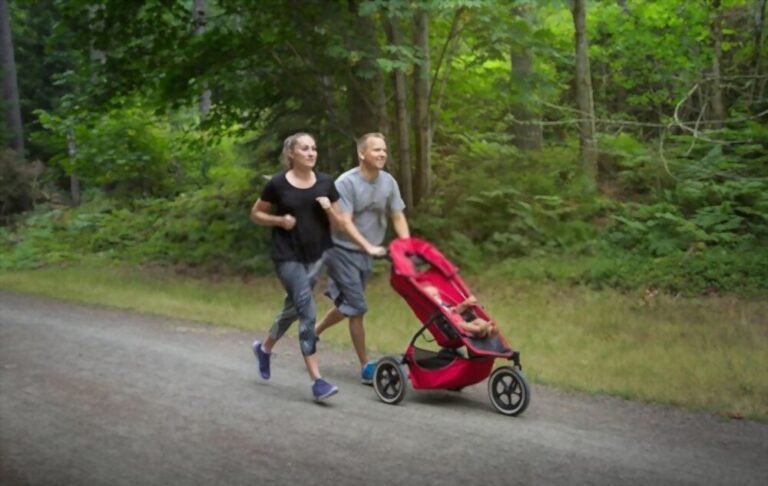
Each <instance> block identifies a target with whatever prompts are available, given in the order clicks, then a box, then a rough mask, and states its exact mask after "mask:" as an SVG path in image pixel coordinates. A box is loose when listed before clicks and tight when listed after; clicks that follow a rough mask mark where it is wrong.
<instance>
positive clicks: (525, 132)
mask: <svg viewBox="0 0 768 486" xmlns="http://www.w3.org/2000/svg"><path fill="white" fill-rule="evenodd" d="M512 13H513V15H514V16H516V17H518V18H519V19H520V20H521V21H523V22H527V20H528V19H527V18H528V8H527V7H526V6H524V5H521V6H516V7H514V8H513V9H512ZM509 59H510V63H511V65H512V66H511V67H512V84H513V86H514V88H515V93H514V98H515V101H514V102H513V105H512V115H513V116H514V117H515V120H516V122H517V123H514V124H513V126H512V130H513V135H514V136H515V142H514V143H515V146H517V147H518V148H519V149H522V150H533V149H539V148H541V145H542V144H543V143H544V135H543V133H542V128H541V124H540V123H537V122H538V121H539V120H537V117H536V115H535V114H534V113H532V112H531V110H529V109H528V104H527V103H526V99H528V95H529V94H530V92H531V91H532V88H533V78H534V73H533V55H532V54H531V49H530V48H529V47H528V45H527V44H522V43H519V42H517V41H516V40H513V41H512V46H511V49H510V56H509Z"/></svg>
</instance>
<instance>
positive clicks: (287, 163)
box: [280, 132, 315, 169]
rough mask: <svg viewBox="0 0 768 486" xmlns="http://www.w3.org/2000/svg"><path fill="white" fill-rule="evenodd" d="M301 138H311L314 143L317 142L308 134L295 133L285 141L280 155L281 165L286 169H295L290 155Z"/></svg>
mask: <svg viewBox="0 0 768 486" xmlns="http://www.w3.org/2000/svg"><path fill="white" fill-rule="evenodd" d="M301 137H309V138H311V139H312V141H313V142H314V141H315V137H313V136H312V134H310V133H306V132H298V133H294V134H293V135H291V136H289V137H288V138H286V139H285V140H284V141H283V151H282V152H281V153H280V164H281V165H282V166H283V167H285V168H286V169H293V159H292V158H291V155H290V153H291V152H292V151H293V147H295V146H296V142H298V140H299V139H300V138H301Z"/></svg>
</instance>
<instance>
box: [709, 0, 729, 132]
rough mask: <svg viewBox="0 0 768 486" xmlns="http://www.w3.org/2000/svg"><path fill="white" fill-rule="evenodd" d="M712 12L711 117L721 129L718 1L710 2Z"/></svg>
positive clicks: (720, 34) (721, 95) (721, 54)
mask: <svg viewBox="0 0 768 486" xmlns="http://www.w3.org/2000/svg"><path fill="white" fill-rule="evenodd" d="M711 6H712V10H711V12H710V15H711V18H712V25H711V28H712V51H713V52H712V101H711V105H712V115H713V121H714V126H715V127H716V128H721V127H722V126H723V123H724V122H725V117H726V114H725V102H724V101H723V86H722V69H721V65H722V62H723V47H722V46H723V25H722V24H723V17H722V11H721V5H720V0H712V1H711Z"/></svg>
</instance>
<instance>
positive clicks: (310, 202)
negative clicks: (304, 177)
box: [261, 172, 339, 263]
mask: <svg viewBox="0 0 768 486" xmlns="http://www.w3.org/2000/svg"><path fill="white" fill-rule="evenodd" d="M315 177H316V178H317V181H316V182H315V185H314V186H312V187H309V188H307V189H299V188H297V187H294V186H292V185H291V184H290V183H289V182H288V179H286V177H285V172H281V173H280V174H277V175H275V176H273V177H272V178H271V179H270V180H269V182H267V185H266V186H264V189H263V190H262V191H261V200H262V201H266V202H268V203H271V204H272V207H273V209H274V213H275V215H278V216H282V215H284V214H290V215H291V216H293V217H294V218H296V225H295V226H294V227H293V229H291V230H290V231H286V230H284V229H283V228H281V227H279V226H273V227H272V254H271V256H272V259H273V260H275V261H278V262H281V261H299V262H304V263H310V262H314V261H316V260H318V259H319V258H320V257H321V256H322V255H323V252H324V251H325V250H327V249H328V248H330V247H331V246H332V245H333V242H332V241H331V229H330V222H329V221H328V215H327V214H326V212H325V210H324V209H323V208H322V207H320V203H318V202H317V201H315V198H317V197H321V196H325V197H327V198H328V199H330V200H331V202H336V201H338V200H339V193H338V191H337V190H336V186H335V185H334V183H333V179H332V178H331V177H330V176H328V175H326V174H323V173H321V172H316V173H315Z"/></svg>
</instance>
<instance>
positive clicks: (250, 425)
mask: <svg viewBox="0 0 768 486" xmlns="http://www.w3.org/2000/svg"><path fill="white" fill-rule="evenodd" d="M252 339H253V336H252V335H249V334H246V333H243V332H240V331H233V330H221V329H217V328H213V327H208V326H205V325H201V324H196V323H191V322H185V321H173V320H169V319H165V318H158V317H151V316H144V315H138V314H133V313H129V312H123V311H115V310H111V309H105V308H98V307H87V306H78V305H72V304H67V303H61V302H57V301H53V300H48V299H44V298H39V297H31V296H23V295H18V294H13V293H8V292H2V291H0V484H2V485H25V484H29V485H57V486H61V485H89V486H90V485H110V486H115V485H155V484H157V485H198V484H199V485H216V484H221V485H239V484H243V485H245V484H247V485H249V486H252V485H254V484H256V485H264V484H295V485H315V484H316V485H321V484H323V485H324V484H335V485H353V484H354V485H361V484H366V485H379V484H387V485H396V484H410V483H414V484H418V485H419V486H424V485H432V484H435V485H437V484H440V485H453V484H456V485H459V484H461V485H468V484H486V485H505V486H508V485H511V484H542V485H557V484H564V485H565V484H567V485H576V484H611V485H613V484H615V485H618V484H621V485H627V484H642V485H649V484H657V485H667V484H691V485H694V484H707V485H718V484H739V485H745V484H755V485H758V484H760V485H762V484H768V426H766V425H763V424H757V423H753V422H746V421H728V420H725V419H721V418H718V417H713V416H710V415H706V414H691V413H686V412H682V411H680V410H675V409H669V408H664V407H656V406H651V405H644V404H637V403H631V402H626V401H622V400H618V399H612V398H606V397H592V396H585V395H580V394H573V393H566V392H562V391H558V390H554V389H551V388H547V387H534V389H533V393H534V394H533V400H532V402H531V406H530V408H529V409H528V410H527V411H526V412H525V414H523V415H522V416H521V417H518V418H508V417H504V416H502V415H500V414H498V413H496V412H494V411H492V410H491V408H490V406H489V403H488V396H487V392H486V388H485V383H483V384H481V385H477V386H475V387H471V388H469V389H467V390H465V391H463V392H461V393H451V392H415V391H413V390H409V393H408V396H407V397H406V399H405V401H404V402H403V404H401V405H399V406H394V407H393V406H388V405H385V404H383V403H381V402H379V401H378V399H377V398H376V396H375V394H374V392H373V390H372V389H371V388H370V387H365V386H363V385H360V384H359V383H358V381H357V373H356V370H355V366H354V365H353V360H352V353H351V352H349V351H337V350H332V349H330V348H327V347H323V346H321V348H320V352H321V354H320V357H321V364H322V369H323V370H324V374H325V376H326V377H327V378H328V379H329V380H330V381H333V382H334V383H336V384H338V385H339V387H340V389H341V391H340V393H339V394H338V395H337V396H335V397H333V398H331V399H330V400H329V401H328V402H327V404H316V403H314V402H313V401H312V400H311V395H310V391H309V380H308V378H307V376H306V373H305V371H304V370H303V365H302V361H301V358H300V356H299V354H298V344H297V343H296V342H295V340H294V339H289V340H286V341H285V342H282V343H280V346H279V347H278V349H277V352H278V354H277V356H276V358H275V362H274V365H273V366H274V369H273V377H272V380H270V381H269V382H264V381H262V380H261V379H260V378H259V376H258V373H257V370H256V368H255V364H254V360H253V356H252V354H251V350H250V342H251V340H252ZM574 372H579V370H578V369H574Z"/></svg>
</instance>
